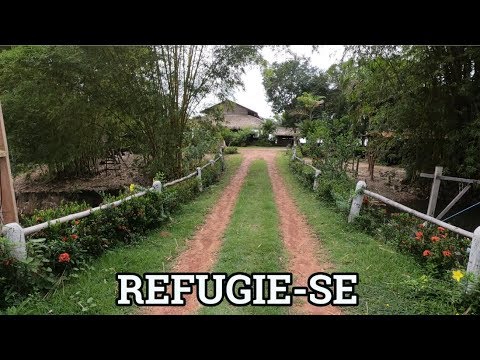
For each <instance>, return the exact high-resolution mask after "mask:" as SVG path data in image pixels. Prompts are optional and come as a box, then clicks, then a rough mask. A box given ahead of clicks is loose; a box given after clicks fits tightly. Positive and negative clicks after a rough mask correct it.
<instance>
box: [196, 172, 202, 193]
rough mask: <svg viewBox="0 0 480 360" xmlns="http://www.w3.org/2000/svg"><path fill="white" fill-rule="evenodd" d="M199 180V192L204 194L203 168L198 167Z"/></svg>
mask: <svg viewBox="0 0 480 360" xmlns="http://www.w3.org/2000/svg"><path fill="white" fill-rule="evenodd" d="M197 179H198V191H200V192H202V191H203V185H202V168H201V167H197Z"/></svg>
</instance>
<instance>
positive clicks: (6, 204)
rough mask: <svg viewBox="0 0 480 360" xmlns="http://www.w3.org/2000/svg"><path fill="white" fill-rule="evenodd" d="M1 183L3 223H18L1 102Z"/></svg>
mask: <svg viewBox="0 0 480 360" xmlns="http://www.w3.org/2000/svg"><path fill="white" fill-rule="evenodd" d="M0 132H1V134H0V185H1V201H2V203H1V218H0V220H2V224H8V223H18V212H17V203H16V201H15V192H14V190H13V180H12V172H11V170H10V159H9V157H8V144H7V134H6V133H5V124H4V122H3V113H2V105H1V104H0Z"/></svg>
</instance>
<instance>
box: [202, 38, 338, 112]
mask: <svg viewBox="0 0 480 360" xmlns="http://www.w3.org/2000/svg"><path fill="white" fill-rule="evenodd" d="M343 48H344V47H343V45H320V46H319V47H318V50H317V51H316V52H315V53H314V52H312V46H311V45H291V46H290V49H291V51H292V52H294V53H296V54H298V55H302V56H305V57H309V58H310V62H311V64H312V65H314V66H316V67H318V68H319V69H322V70H327V69H328V68H329V67H330V65H332V64H334V63H336V62H338V61H340V59H341V57H342V55H343ZM262 54H263V56H264V58H265V60H267V61H268V62H269V63H272V62H274V61H276V62H283V61H285V60H287V59H289V58H291V55H289V54H286V53H278V52H277V53H276V52H275V51H274V50H272V49H270V48H266V49H263V50H262ZM243 82H244V84H245V90H241V89H239V90H237V91H236V92H235V93H234V98H233V99H232V100H233V101H235V102H237V103H239V104H240V105H243V106H246V107H247V108H249V109H252V110H253V111H256V112H257V113H258V115H260V117H262V118H270V117H273V112H272V108H271V106H270V104H269V103H268V102H267V95H266V94H265V89H264V87H263V84H262V73H261V70H260V68H259V67H258V66H257V67H250V68H248V69H246V70H245V74H244V75H243ZM212 100H213V99H212ZM212 100H210V101H209V102H212V104H211V105H213V104H214V103H215V102H216V101H215V100H213V101H212Z"/></svg>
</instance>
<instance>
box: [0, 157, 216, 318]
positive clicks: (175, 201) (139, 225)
mask: <svg viewBox="0 0 480 360" xmlns="http://www.w3.org/2000/svg"><path fill="white" fill-rule="evenodd" d="M220 175H221V162H220V161H217V162H216V163H215V165H214V166H213V167H211V166H208V167H207V168H205V169H203V171H202V183H203V186H204V187H208V186H209V185H211V184H213V183H215V182H217V181H218V179H219V178H220ZM134 191H135V190H134ZM131 194H132V193H131V192H130V191H126V192H124V193H123V194H121V195H120V196H117V197H109V198H105V199H104V202H105V203H108V202H111V201H114V200H118V199H120V198H123V197H126V196H128V195H131ZM197 195H198V180H197V179H196V178H195V177H194V178H191V179H189V180H186V181H184V182H182V183H179V184H176V185H174V186H172V187H168V188H165V189H164V191H163V192H162V193H156V192H148V193H147V194H145V195H144V196H141V197H137V198H133V199H131V200H129V201H127V202H124V203H122V204H121V205H120V206H118V207H114V208H108V209H105V210H100V211H97V212H95V213H93V214H92V215H90V216H87V217H85V218H83V219H80V220H76V221H71V222H69V223H64V224H56V225H53V226H50V227H48V228H47V229H44V230H42V231H40V232H37V233H35V234H32V236H29V237H28V238H27V259H26V260H25V261H19V260H16V259H14V258H13V257H12V256H11V251H10V249H9V243H8V242H7V240H6V239H5V238H0V309H1V308H6V307H9V306H13V305H15V304H18V303H19V302H21V301H23V300H24V299H25V298H26V297H27V296H28V295H29V294H34V293H44V292H46V291H49V290H51V289H53V288H55V287H56V286H58V284H61V283H62V281H64V280H65V279H67V278H69V277H76V273H77V272H78V271H82V270H85V269H88V268H89V263H90V262H91V260H92V259H93V258H95V257H98V256H100V255H101V254H103V253H104V252H106V251H108V250H109V249H112V248H114V247H117V246H124V245H128V244H132V243H135V242H138V241H140V240H141V239H142V238H143V236H144V235H145V234H146V233H147V232H148V231H149V230H151V229H155V228H158V227H159V226H161V225H162V224H164V223H165V222H166V221H168V219H169V218H170V216H171V215H172V214H173V213H174V212H175V210H176V209H177V208H178V207H179V206H180V205H181V204H184V203H186V202H189V201H191V200H192V199H193V198H195V197H196V196H197ZM88 208H89V206H88V205H87V204H86V203H66V204H62V205H61V206H59V207H57V208H55V209H48V210H39V211H36V212H35V213H34V215H33V216H31V217H30V218H28V219H25V221H24V223H23V224H22V225H23V226H24V227H28V226H31V225H34V224H37V223H41V222H44V221H48V220H53V219H56V218H58V217H61V216H65V215H68V214H71V213H74V212H78V211H82V210H86V209H88Z"/></svg>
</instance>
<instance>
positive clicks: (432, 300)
mask: <svg viewBox="0 0 480 360" xmlns="http://www.w3.org/2000/svg"><path fill="white" fill-rule="evenodd" d="M288 161H289V160H288V158H287V157H286V156H279V157H278V159H277V164H278V166H279V168H280V171H281V174H282V176H283V178H284V179H285V181H286V183H287V185H288V186H289V189H290V192H291V194H292V196H293V197H294V198H295V199H296V204H297V205H298V207H299V209H300V210H301V212H302V213H303V214H305V216H306V219H307V221H308V223H309V224H310V226H311V227H312V228H313V230H314V231H315V233H316V234H317V235H318V236H319V238H321V239H322V243H323V244H324V246H325V247H326V249H327V250H328V251H329V253H330V255H331V258H332V261H333V263H334V264H335V265H336V268H335V270H336V271H340V272H357V273H359V278H360V283H359V285H357V286H356V291H357V293H358V294H359V299H360V305H359V306H358V307H350V308H348V309H347V308H345V311H344V312H349V313H354V314H390V315H393V314H395V315H397V314H453V313H454V308H453V306H452V305H451V304H452V300H453V299H452V295H453V294H452V292H450V291H449V288H448V287H445V286H444V283H443V282H440V281H438V280H435V279H432V278H430V277H428V276H425V274H424V271H423V269H422V268H421V266H420V265H419V264H418V263H416V262H415V261H414V259H412V258H411V257H410V256H408V255H404V254H400V253H398V252H396V251H395V250H393V249H392V248H390V247H389V246H387V245H385V244H381V243H379V242H378V241H376V240H375V239H374V238H373V237H371V236H369V235H366V234H364V233H362V232H360V231H357V230H355V229H353V228H352V227H351V226H349V225H348V224H347V221H346V216H345V215H344V214H343V213H341V212H339V211H338V210H337V209H335V208H333V207H330V206H328V205H325V204H324V203H322V202H321V201H320V200H319V199H318V198H316V197H315V194H314V193H313V192H312V191H311V190H310V189H307V188H305V187H303V186H302V185H301V184H300V183H299V182H298V180H297V179H296V178H295V177H294V175H293V174H292V173H291V170H290V169H289V166H288Z"/></svg>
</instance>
